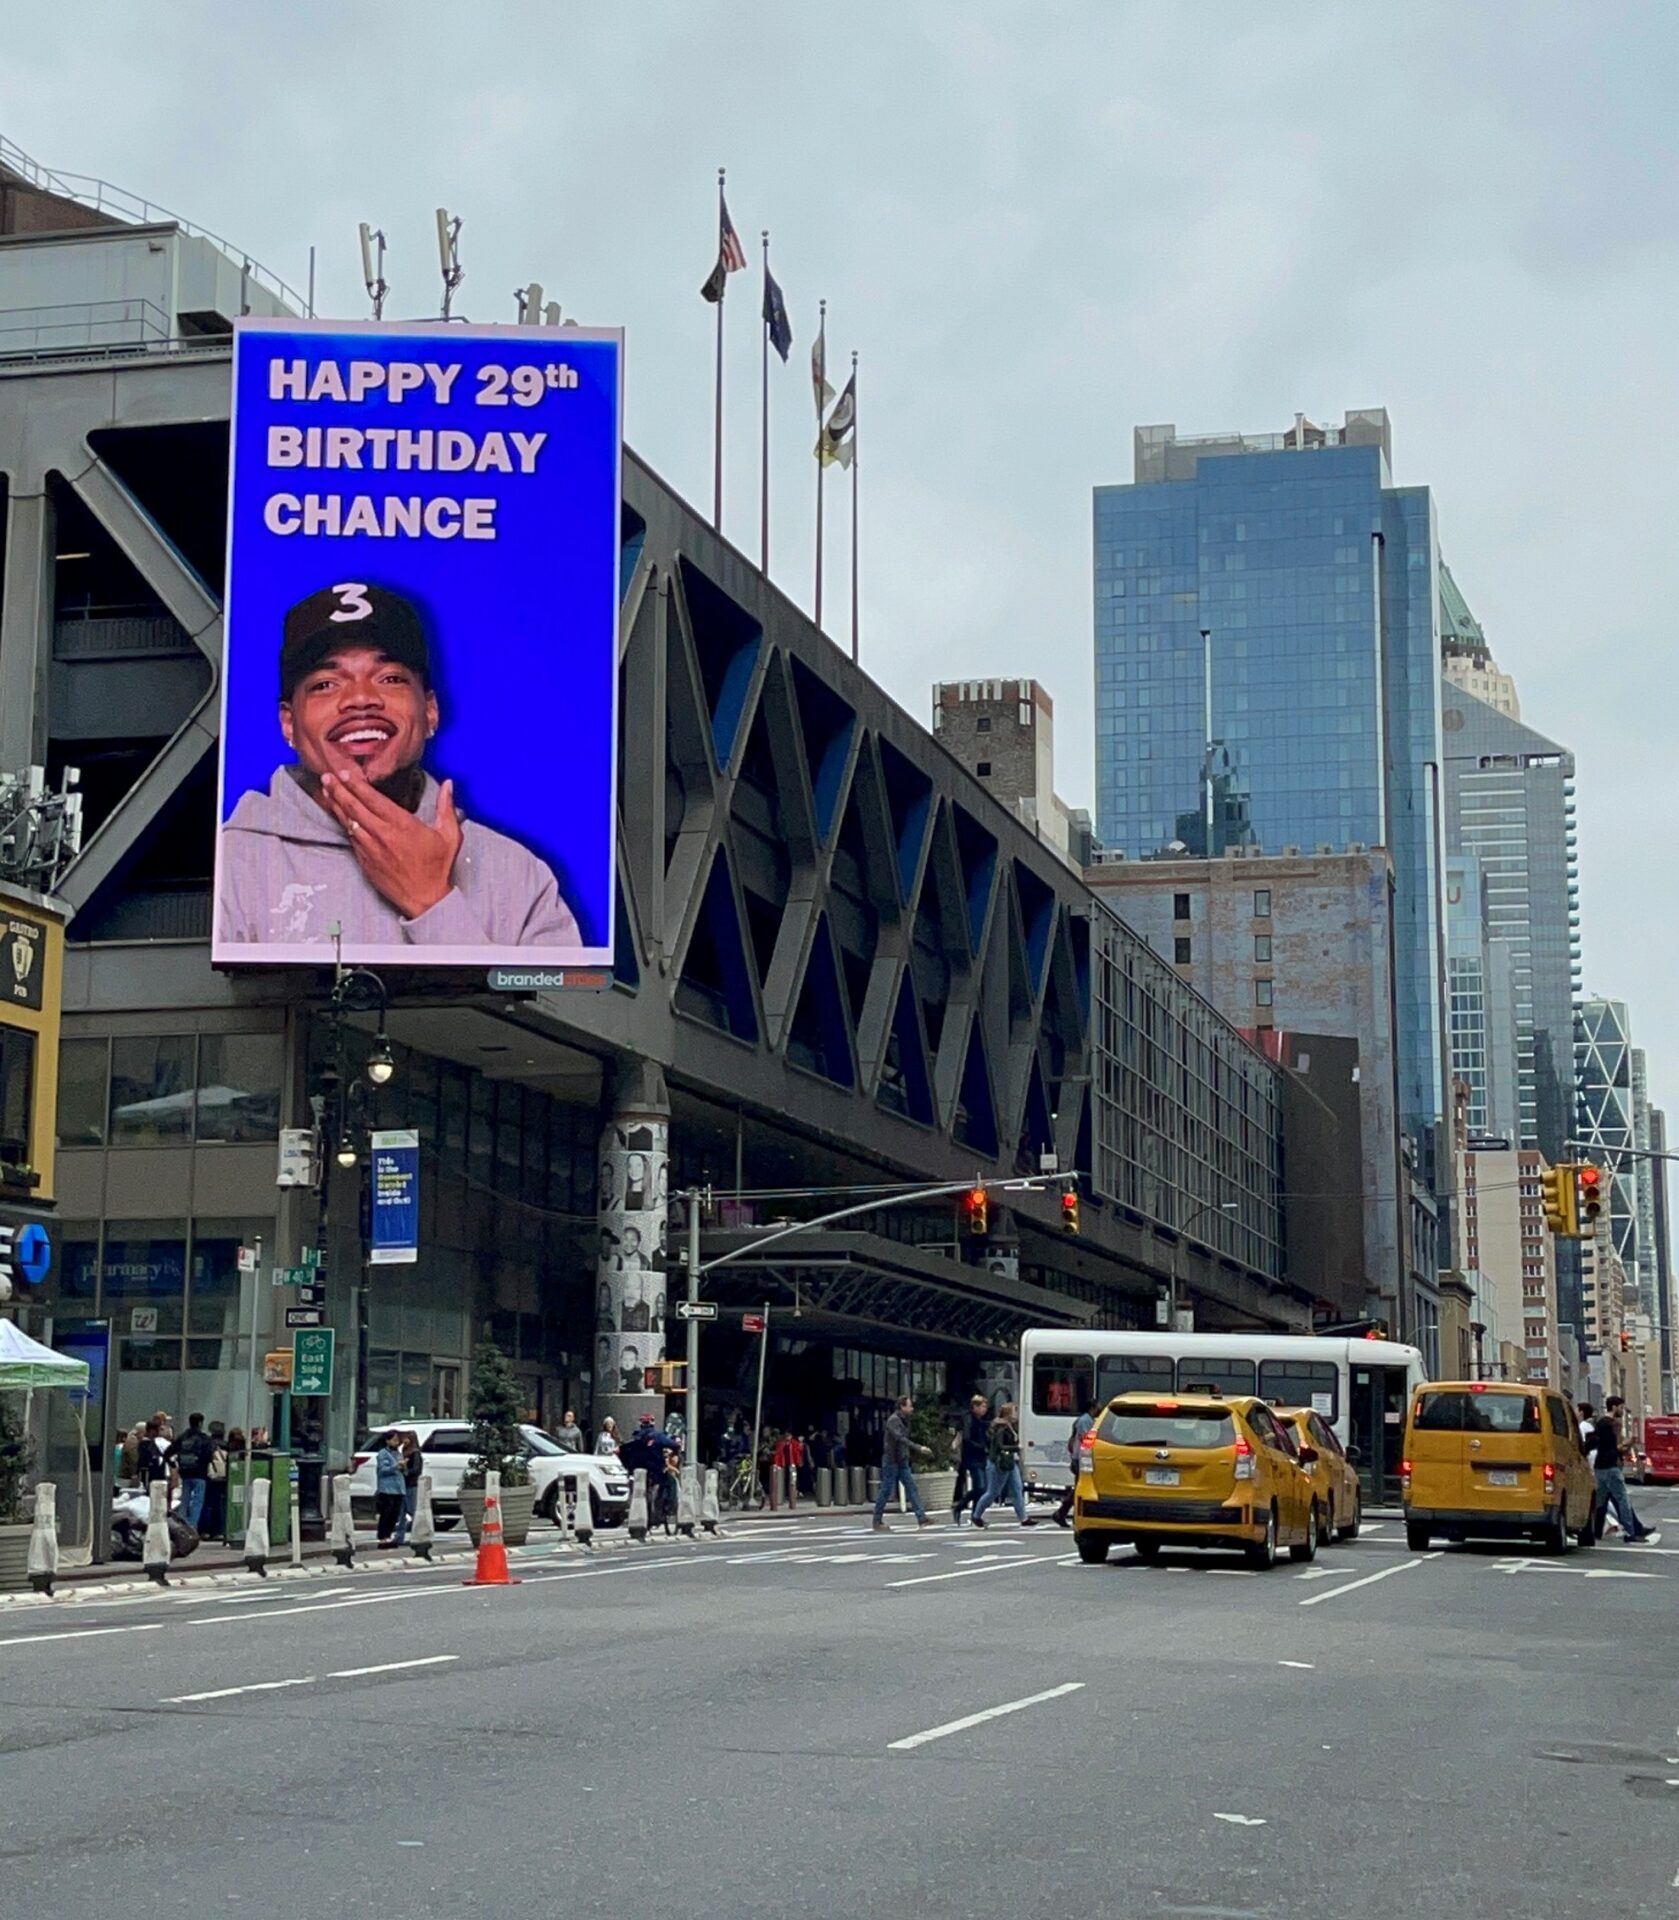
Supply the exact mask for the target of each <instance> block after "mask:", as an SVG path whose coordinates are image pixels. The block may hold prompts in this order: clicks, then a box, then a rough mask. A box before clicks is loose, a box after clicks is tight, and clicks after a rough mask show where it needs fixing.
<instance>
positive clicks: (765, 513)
mask: <svg viewBox="0 0 1679 1920" xmlns="http://www.w3.org/2000/svg"><path fill="white" fill-rule="evenodd" d="M769 284H770V230H769V228H768V227H765V228H764V292H765V294H766V295H767V294H768V292H769ZM762 325H763V333H764V340H763V348H764V368H763V389H764V390H763V396H762V407H761V411H760V418H761V421H762V428H763V432H762V439H761V443H760V445H759V448H758V474H759V481H760V491H761V495H762V497H761V499H760V502H759V507H760V512H759V521H760V531H759V544H760V546H761V548H762V554H761V559H760V567H759V571H760V572H762V573H763V574H764V575H765V576H766V577H767V576H768V574H769V570H770V323H769V321H768V319H767V318H765V319H763V321H762Z"/></svg>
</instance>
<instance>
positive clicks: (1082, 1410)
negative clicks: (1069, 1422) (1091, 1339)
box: [1055, 1393, 1096, 1527]
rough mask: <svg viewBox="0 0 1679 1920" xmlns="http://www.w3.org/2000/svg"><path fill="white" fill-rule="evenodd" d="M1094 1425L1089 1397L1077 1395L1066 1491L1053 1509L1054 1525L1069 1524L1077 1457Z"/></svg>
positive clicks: (1076, 1471) (1082, 1450) (1062, 1525)
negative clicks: (1077, 1406)
mask: <svg viewBox="0 0 1679 1920" xmlns="http://www.w3.org/2000/svg"><path fill="white" fill-rule="evenodd" d="M1095 1424H1096V1415H1095V1413H1094V1412H1093V1411H1092V1410H1091V1405H1090V1395H1089V1394H1088V1393H1081V1394H1080V1395H1079V1417H1078V1418H1077V1419H1076V1420H1075V1421H1074V1422H1073V1430H1072V1432H1071V1433H1070V1434H1068V1436H1067V1468H1068V1479H1067V1491H1066V1492H1065V1493H1064V1494H1062V1496H1061V1504H1060V1506H1058V1507H1057V1508H1056V1509H1055V1524H1056V1525H1057V1526H1058V1527H1065V1526H1068V1525H1070V1524H1071V1522H1070V1519H1069V1516H1070V1515H1071V1513H1072V1511H1073V1500H1074V1497H1075V1496H1076V1495H1077V1493H1078V1490H1079V1457H1080V1455H1081V1454H1082V1453H1083V1452H1084V1436H1085V1435H1086V1434H1087V1433H1088V1432H1089V1431H1090V1429H1091V1428H1092V1427H1093V1426H1095Z"/></svg>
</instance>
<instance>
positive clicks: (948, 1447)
mask: <svg viewBox="0 0 1679 1920" xmlns="http://www.w3.org/2000/svg"><path fill="white" fill-rule="evenodd" d="M909 1437H910V1440H911V1442H912V1444H913V1445H915V1446H918V1447H926V1448H927V1449H928V1450H929V1452H930V1453H931V1454H932V1458H931V1459H930V1460H922V1459H921V1458H920V1456H919V1455H916V1456H915V1458H916V1460H917V1461H918V1462H919V1464H920V1465H922V1466H923V1467H925V1468H926V1469H927V1470H928V1471H929V1472H930V1473H941V1472H944V1471H945V1470H946V1469H948V1468H950V1467H953V1466H955V1464H956V1435H955V1434H954V1433H952V1431H951V1429H950V1423H949V1421H948V1420H947V1419H946V1418H945V1416H944V1414H943V1413H942V1412H941V1411H940V1409H939V1408H938V1407H936V1406H921V1405H917V1407H916V1409H915V1411H914V1412H913V1413H912V1414H911V1415H910V1417H909Z"/></svg>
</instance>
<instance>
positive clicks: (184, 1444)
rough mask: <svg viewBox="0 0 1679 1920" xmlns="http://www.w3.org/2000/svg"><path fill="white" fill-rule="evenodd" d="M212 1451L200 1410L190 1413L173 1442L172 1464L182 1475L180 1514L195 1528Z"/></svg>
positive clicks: (205, 1491) (207, 1482)
mask: <svg viewBox="0 0 1679 1920" xmlns="http://www.w3.org/2000/svg"><path fill="white" fill-rule="evenodd" d="M215 1452H216V1443H215V1442H214V1441H213V1440H212V1439H211V1438H210V1436H209V1435H208V1434H207V1433H206V1432H205V1431H204V1416H203V1414H201V1413H189V1414H188V1415H187V1430H186V1432H185V1433H183V1434H182V1435H181V1437H180V1439H179V1440H178V1441H177V1442H176V1445H175V1467H176V1471H177V1472H178V1473H179V1474H180V1476H181V1518H182V1519H183V1520H184V1521H185V1522H186V1523H187V1525H188V1526H189V1527H191V1528H192V1529H193V1531H194V1532H197V1531H199V1528H200V1523H201V1522H202V1520H203V1516H204V1502H205V1500H206V1498H207V1497H208V1494H209V1491H210V1462H211V1461H212V1459H213V1458H214V1457H215Z"/></svg>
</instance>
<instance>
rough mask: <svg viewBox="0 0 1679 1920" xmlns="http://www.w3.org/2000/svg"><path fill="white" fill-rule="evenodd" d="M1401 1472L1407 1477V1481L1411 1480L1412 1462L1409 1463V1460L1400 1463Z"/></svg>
mask: <svg viewBox="0 0 1679 1920" xmlns="http://www.w3.org/2000/svg"><path fill="white" fill-rule="evenodd" d="M1399 1471H1400V1472H1401V1473H1402V1474H1404V1475H1405V1476H1406V1478H1407V1479H1409V1478H1410V1473H1411V1463H1410V1461H1409V1460H1401V1461H1400V1463H1399Z"/></svg>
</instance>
